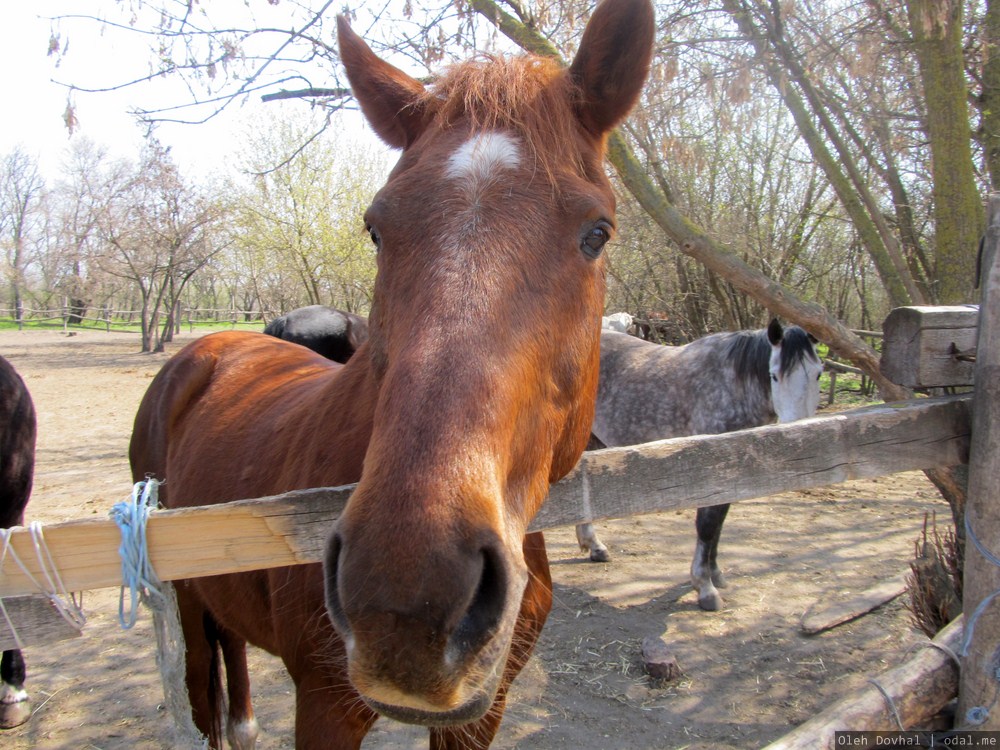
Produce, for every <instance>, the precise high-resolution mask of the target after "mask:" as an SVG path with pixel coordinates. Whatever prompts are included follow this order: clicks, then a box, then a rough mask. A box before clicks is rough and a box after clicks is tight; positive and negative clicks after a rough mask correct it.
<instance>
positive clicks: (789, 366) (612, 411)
mask: <svg viewBox="0 0 1000 750" xmlns="http://www.w3.org/2000/svg"><path fill="white" fill-rule="evenodd" d="M814 341H815V339H813V338H812V337H811V336H810V335H809V334H807V333H806V332H805V331H803V330H802V329H801V328H799V327H798V326H790V327H788V328H786V329H782V327H781V324H780V323H778V321H777V320H772V321H771V324H770V325H769V326H768V327H767V328H766V329H763V330H759V331H739V332H736V333H716V334H713V335H711V336H706V337H704V338H701V339H698V340H697V341H693V342H691V343H690V344H687V345H686V346H660V345H658V344H652V343H650V342H647V341H642V340H641V339H637V338H634V337H632V336H628V335H626V334H623V333H616V332H613V331H608V330H604V331H602V332H601V375H600V383H599V385H598V392H597V409H596V413H595V415H594V425H593V428H592V433H593V439H592V446H594V447H600V445H602V444H603V445H604V446H607V447H612V446H619V445H637V444H639V443H648V442H650V441H652V440H664V439H666V438H672V437H683V436H687V435H712V434H717V433H720V432H729V431H731V430H741V429H745V428H748V427H759V426H760V425H764V424H768V423H771V422H774V421H778V422H791V421H793V420H795V419H802V418H803V417H811V416H812V415H813V414H815V413H816V408H817V407H818V406H819V376H820V373H821V372H822V371H823V364H822V362H821V361H820V359H819V357H818V356H817V354H816V350H815V348H814V347H813V343H814ZM728 512H729V505H715V506H711V507H707V508H699V509H698V512H697V517H696V520H695V527H696V529H697V532H698V543H697V546H696V547H695V553H694V561H693V562H692V563H691V583H692V585H694V587H695V588H696V589H697V590H698V604H699V605H700V606H701V608H702V609H707V610H716V609H719V608H720V607H721V606H722V597H721V596H719V592H718V590H717V587H718V588H723V587H725V579H724V578H723V575H722V572H721V571H720V570H719V566H718V564H717V562H716V556H717V553H718V548H719V537H720V535H721V533H722V524H723V522H724V521H725V519H726V514H727V513H728ZM576 535H577V539H578V540H579V542H580V547H581V549H583V550H585V551H587V550H589V552H590V559H591V560H594V561H596V562H604V561H606V560H608V559H609V555H608V549H607V547H606V546H605V545H604V544H603V543H602V542H601V540H600V539H598V538H597V533H596V531H595V530H594V527H593V524H589V523H585V524H581V525H579V526H577V527H576Z"/></svg>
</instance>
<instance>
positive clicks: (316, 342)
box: [264, 305, 368, 364]
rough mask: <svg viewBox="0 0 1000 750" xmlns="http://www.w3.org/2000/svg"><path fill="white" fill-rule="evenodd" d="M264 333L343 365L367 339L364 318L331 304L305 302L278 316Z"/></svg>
mask: <svg viewBox="0 0 1000 750" xmlns="http://www.w3.org/2000/svg"><path fill="white" fill-rule="evenodd" d="M264 333H266V334H267V335H269V336H275V337H277V338H279V339H284V340H285V341H291V342H292V343H295V344H301V345H302V346H306V347H309V348H310V349H312V350H313V351H314V352H319V353H320V354H322V355H323V356H324V357H326V358H327V359H332V360H333V361H334V362H340V363H341V364H343V363H345V362H347V360H349V359H350V358H351V355H353V354H354V352H356V351H357V350H358V347H360V346H361V345H362V344H363V343H365V342H366V341H367V340H368V320H367V319H366V318H363V317H361V316H360V315H355V314H354V313H349V312H344V311H343V310H338V309H337V308H335V307H328V306H327V305H308V306H306V307H299V308H296V309H295V310H292V311H291V312H287V313H285V314H284V315H279V316H278V317H277V318H275V319H274V320H272V321H271V322H270V323H268V324H267V325H266V326H264Z"/></svg>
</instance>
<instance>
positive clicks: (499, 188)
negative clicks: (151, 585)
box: [130, 0, 655, 750]
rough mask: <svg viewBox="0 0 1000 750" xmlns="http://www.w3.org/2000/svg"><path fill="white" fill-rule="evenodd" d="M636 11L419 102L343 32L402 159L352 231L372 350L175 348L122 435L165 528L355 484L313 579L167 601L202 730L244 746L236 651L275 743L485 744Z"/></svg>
mask: <svg viewBox="0 0 1000 750" xmlns="http://www.w3.org/2000/svg"><path fill="white" fill-rule="evenodd" d="M654 29H655V21H654V16H653V9H652V6H651V4H650V3H649V0H604V2H603V3H601V4H600V5H599V6H598V7H597V9H596V10H595V12H594V15H593V18H592V19H591V20H590V22H589V23H588V25H587V28H586V30H585V32H584V34H583V37H582V40H581V42H580V49H579V52H578V53H577V55H576V57H575V59H574V61H573V63H572V64H571V65H570V66H569V67H563V66H561V65H560V64H558V63H557V62H555V61H552V60H548V59H545V58H539V57H526V58H516V59H513V60H505V59H500V58H489V59H480V60H476V61H473V62H466V63H463V64H460V65H457V66H454V67H453V68H452V69H451V70H449V71H448V72H446V73H445V74H444V75H443V76H442V77H440V78H438V79H437V80H436V82H435V83H434V84H433V86H432V87H430V88H429V89H425V87H424V85H423V84H422V83H420V82H419V81H417V80H416V79H414V78H411V77H410V76H408V75H406V74H405V73H403V72H402V71H400V70H398V69H396V68H395V67H393V66H391V65H389V64H388V63H386V62H384V61H382V60H381V59H379V58H378V57H377V56H376V55H375V54H374V53H373V52H372V51H371V50H370V49H369V47H368V46H367V45H366V44H365V43H364V42H363V41H362V40H361V39H360V38H359V37H358V36H357V35H356V34H354V33H353V32H352V31H351V29H350V27H349V26H348V24H347V22H346V20H345V19H344V18H343V17H341V18H340V19H338V32H339V44H340V56H341V60H342V62H343V64H344V67H345V69H346V71H347V77H348V79H349V81H350V84H351V88H352V89H353V92H354V95H355V97H356V98H357V100H358V102H359V103H360V105H361V109H362V111H363V113H364V115H365V117H366V118H367V119H368V121H369V123H370V124H371V126H372V128H373V129H374V130H375V132H376V133H378V134H379V135H380V136H381V137H382V138H383V139H384V140H385V141H386V142H387V143H389V144H390V145H393V146H396V147H398V148H401V149H403V153H402V156H401V158H400V160H399V162H398V164H397V165H396V167H395V168H394V169H393V171H392V172H391V174H390V176H389V179H388V181H387V183H386V185H385V186H384V187H383V188H382V189H381V190H380V191H379V192H378V194H377V195H376V196H375V198H374V200H373V202H372V204H371V206H370V207H369V208H368V210H367V212H366V214H365V222H366V225H367V230H368V232H369V234H370V235H371V238H372V241H373V243H374V244H375V247H376V250H377V253H378V263H377V265H378V272H377V276H376V280H375V287H374V294H373V306H372V314H371V317H370V319H369V339H368V341H367V342H366V343H365V344H363V345H362V346H361V348H360V349H359V350H358V352H357V353H356V354H355V355H354V356H353V357H351V359H350V360H349V361H348V363H347V364H346V365H338V364H336V363H333V362H331V361H329V360H327V359H324V358H323V357H320V356H319V355H317V354H316V353H315V352H312V351H309V350H308V349H306V348H303V347H300V346H295V345H292V344H289V343H288V342H285V341H281V340H278V339H275V338H272V337H268V336H261V335H259V334H252V333H240V332H225V333H218V334H214V335H210V336H205V337H203V338H202V339H199V340H198V341H196V342H194V343H192V344H190V345H189V346H188V347H186V348H185V349H184V350H182V351H181V352H180V353H178V354H177V355H176V356H175V357H174V358H173V359H172V360H170V361H169V362H168V363H167V364H166V365H165V366H164V368H163V369H162V371H161V372H160V373H159V374H158V375H157V377H156V378H155V379H154V381H153V383H152V384H151V385H150V388H149V391H148V392H147V393H146V396H145V397H144V399H143V402H142V404H141V406H140V408H139V412H138V414H137V416H136V422H135V430H134V433H133V437H132V444H131V449H130V459H131V464H132V473H133V476H134V477H135V478H136V479H137V480H138V479H142V478H143V477H144V476H145V475H146V474H147V473H150V474H153V475H154V476H156V477H158V478H161V479H162V478H166V480H167V482H166V484H165V485H163V488H162V491H163V494H162V495H161V498H162V499H163V501H164V502H165V504H166V505H168V506H169V507H181V506H190V505H193V504H199V503H218V502H224V501H227V500H234V499H237V498H244V497H257V496H263V495H271V494H274V493H278V492H284V491H288V490H293V489H298V488H306V487H321V486H331V485H342V484H347V483H351V482H357V483H358V484H357V488H356V489H355V490H354V492H353V494H352V496H351V498H350V501H349V502H348V503H347V506H346V508H345V509H344V512H343V514H342V515H341V516H340V518H339V520H338V521H337V523H336V524H335V526H334V528H333V529H331V533H330V536H329V539H328V544H327V549H326V553H325V559H324V563H323V565H322V566H321V565H318V564H314V565H302V566H296V567H291V568H283V569H278V570H268V571H258V572H254V573H247V574H240V575H230V576H216V577H208V578H199V579H192V580H189V581H186V582H183V583H182V584H181V585H180V586H179V587H178V600H179V606H180V609H181V619H182V624H183V627H184V635H185V637H186V640H187V662H186V663H187V685H188V691H189V696H190V700H191V705H192V711H193V715H194V720H195V723H196V725H197V726H198V727H199V729H201V731H203V732H204V733H205V734H207V735H208V736H209V739H210V742H211V744H212V745H213V746H214V747H220V745H221V743H222V737H221V732H222V730H221V723H222V717H221V716H220V715H219V710H218V709H219V705H220V701H219V696H220V693H221V691H222V686H221V683H220V677H219V675H220V671H221V668H220V665H221V664H223V663H224V665H225V672H226V677H227V680H228V691H229V715H228V730H227V733H228V735H229V737H230V741H231V742H232V743H233V744H236V745H237V746H239V747H249V746H252V745H253V743H254V738H255V736H256V729H255V725H256V722H255V721H254V719H253V711H252V708H251V705H250V699H249V684H248V682H247V674H246V653H245V644H246V643H247V642H250V643H253V644H256V645H258V646H260V647H262V648H265V649H266V650H268V651H270V652H272V653H274V654H278V655H280V657H281V658H282V660H283V661H284V663H285V666H286V667H287V669H288V671H289V673H290V675H291V677H292V679H293V681H294V683H295V686H296V691H295V711H296V713H295V743H296V747H297V748H299V750H306V749H307V748H339V749H341V750H349V749H352V748H358V747H359V746H360V744H361V741H362V738H363V737H364V736H365V734H366V733H367V732H368V730H369V729H370V727H371V725H372V723H373V722H374V721H375V720H376V719H377V718H378V716H379V715H386V716H388V717H391V718H394V719H398V720H400V721H405V722H410V723H415V724H422V725H426V726H428V727H429V728H430V737H431V746H432V747H433V748H436V749H437V750H444V749H445V748H449V749H452V750H459V749H460V748H485V747H487V746H488V745H489V744H490V743H491V741H492V738H493V736H494V734H495V733H496V731H497V728H498V727H499V724H500V719H501V717H502V715H503V708H504V702H505V700H506V695H507V690H508V687H509V685H510V682H511V680H512V679H513V678H514V677H515V676H516V675H517V673H518V672H519V671H520V670H521V668H522V667H523V666H524V664H525V662H526V660H527V658H528V656H529V654H530V652H531V650H532V648H533V647H534V644H535V641H536V640H537V638H538V635H539V633H540V631H541V628H542V626H543V624H544V622H545V619H546V617H547V615H548V611H549V609H550V606H551V601H552V590H551V579H550V577H549V571H548V561H547V558H546V554H545V546H544V540H543V539H542V537H541V535H540V534H537V533H535V534H527V535H526V529H527V527H528V524H529V522H530V521H531V519H532V517H533V516H534V515H535V513H536V512H537V510H538V508H539V507H540V505H541V504H542V502H543V501H544V499H545V497H546V495H547V493H548V487H549V483H550V482H553V481H555V480H557V479H559V478H561V477H562V476H564V475H565V474H566V473H567V472H568V471H569V470H570V469H571V468H572V467H573V466H574V464H575V463H576V462H577V460H578V459H579V457H580V455H581V453H582V451H583V449H584V447H585V446H586V444H587V439H588V437H589V434H590V424H591V422H592V420H593V414H594V398H595V396H596V393H597V378H598V369H599V357H600V340H599V331H600V317H601V310H602V307H603V298H604V269H603V260H602V249H603V247H604V245H605V242H606V241H607V240H608V239H609V238H610V237H611V235H612V234H613V232H614V226H615V218H614V216H615V210H614V209H615V200H614V194H613V192H612V189H611V184H610V182H609V180H608V178H607V176H606V174H605V169H604V164H603V157H604V150H605V145H606V138H607V134H608V132H609V131H610V129H611V128H613V127H614V126H615V125H616V124H617V123H618V122H620V121H621V120H622V119H623V118H624V117H625V115H626V114H627V113H628V111H629V109H630V108H631V107H632V105H633V103H634V102H635V101H636V99H637V97H638V95H639V93H640V91H641V88H642V85H643V81H644V79H645V76H646V72H647V70H648V67H649V62H650V58H651V54H652V39H653V33H654Z"/></svg>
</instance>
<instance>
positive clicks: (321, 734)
mask: <svg viewBox="0 0 1000 750" xmlns="http://www.w3.org/2000/svg"><path fill="white" fill-rule="evenodd" d="M292 679H293V680H294V682H295V750H328V749H329V748H337V750H359V749H360V747H361V741H362V740H363V739H364V737H365V735H366V734H368V730H369V729H371V727H372V724H374V723H375V720H376V719H377V718H378V714H376V713H375V712H374V711H372V710H371V709H370V708H368V706H367V705H365V703H364V701H362V700H361V698H360V697H359V696H358V694H357V693H356V692H354V690H353V689H351V687H350V684H349V683H348V682H347V676H346V675H343V674H341V675H340V676H339V678H338V677H337V676H336V675H334V674H331V673H330V672H329V671H328V670H327V669H326V667H325V665H323V664H322V663H317V664H316V665H315V666H314V667H313V668H312V669H310V670H308V671H307V672H306V673H305V674H304V675H303V676H302V677H301V678H300V679H295V675H292Z"/></svg>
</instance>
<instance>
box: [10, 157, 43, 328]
mask: <svg viewBox="0 0 1000 750" xmlns="http://www.w3.org/2000/svg"><path fill="white" fill-rule="evenodd" d="M44 193H45V182H44V180H43V179H42V175H41V172H40V171H39V168H38V160H37V159H36V158H34V157H32V156H30V155H28V154H27V153H26V152H25V151H24V150H23V149H21V148H19V147H16V148H14V149H13V150H12V151H11V152H10V153H8V154H6V155H5V156H4V157H3V159H2V161H0V247H2V248H3V254H4V262H5V263H4V277H5V281H6V283H7V286H8V289H9V290H10V300H11V304H12V306H13V308H14V310H15V317H16V318H17V320H18V322H20V321H22V320H23V309H24V289H25V283H26V279H25V276H26V271H27V267H28V263H29V261H30V252H29V251H30V247H29V245H30V242H31V241H32V239H33V230H34V229H35V228H36V225H37V223H38V222H39V221H40V219H41V218H42V211H41V208H42V201H43V198H44Z"/></svg>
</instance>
